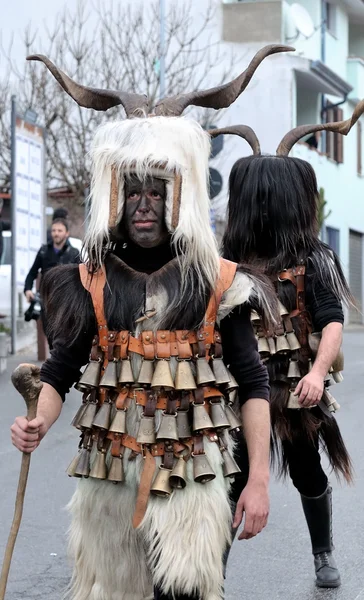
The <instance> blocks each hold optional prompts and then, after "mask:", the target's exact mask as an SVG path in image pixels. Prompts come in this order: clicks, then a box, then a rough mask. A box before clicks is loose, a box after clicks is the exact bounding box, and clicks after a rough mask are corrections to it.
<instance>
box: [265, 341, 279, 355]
mask: <svg viewBox="0 0 364 600" xmlns="http://www.w3.org/2000/svg"><path fill="white" fill-rule="evenodd" d="M267 342H268V347H269V354H270V355H271V356H272V355H273V354H276V352H277V348H276V342H275V339H274V337H269V338H268V339H267Z"/></svg>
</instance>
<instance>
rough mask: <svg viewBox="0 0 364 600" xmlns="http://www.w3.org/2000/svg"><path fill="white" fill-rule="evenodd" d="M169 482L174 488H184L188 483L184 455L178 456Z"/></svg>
mask: <svg viewBox="0 0 364 600" xmlns="http://www.w3.org/2000/svg"><path fill="white" fill-rule="evenodd" d="M169 484H170V486H171V487H172V488H177V489H179V490H182V489H183V488H185V487H186V484H187V465H186V461H185V459H184V458H183V456H180V458H178V460H177V462H176V464H175V465H174V467H173V470H172V473H171V474H170V476H169Z"/></svg>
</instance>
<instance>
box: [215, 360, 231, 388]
mask: <svg viewBox="0 0 364 600" xmlns="http://www.w3.org/2000/svg"><path fill="white" fill-rule="evenodd" d="M212 371H213V374H214V378H215V384H216V385H218V386H220V385H227V384H228V383H229V382H230V375H229V371H228V370H227V368H226V367H225V365H224V361H223V360H222V358H212Z"/></svg>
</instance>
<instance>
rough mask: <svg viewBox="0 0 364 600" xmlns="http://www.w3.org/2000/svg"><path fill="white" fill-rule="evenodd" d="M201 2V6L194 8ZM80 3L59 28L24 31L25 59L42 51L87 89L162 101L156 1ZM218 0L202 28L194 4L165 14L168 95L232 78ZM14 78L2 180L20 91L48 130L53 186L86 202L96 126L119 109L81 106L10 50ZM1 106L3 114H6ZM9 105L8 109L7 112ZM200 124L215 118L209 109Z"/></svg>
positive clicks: (3, 97) (1, 128)
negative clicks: (217, 22) (218, 28)
mask: <svg viewBox="0 0 364 600" xmlns="http://www.w3.org/2000/svg"><path fill="white" fill-rule="evenodd" d="M194 5H195V3H194ZM89 6H90V5H89V4H86V2H85V0H79V1H78V4H77V9H76V11H75V12H70V11H69V10H68V9H65V10H64V11H63V12H62V13H60V14H59V15H58V16H57V18H56V20H55V23H54V26H53V28H51V29H50V28H48V27H46V26H45V27H44V29H42V30H41V31H35V32H34V31H31V29H30V27H29V28H27V29H26V31H25V32H24V40H23V42H24V56H26V55H29V54H33V53H43V54H45V55H47V56H48V57H49V58H51V60H52V61H53V62H54V63H55V64H56V65H57V66H58V67H60V68H61V69H62V70H63V71H65V72H66V73H67V74H68V75H70V76H71V77H72V78H73V79H75V80H76V81H78V82H80V83H82V84H83V85H88V86H91V87H98V88H110V89H115V90H118V89H119V90H125V91H135V92H137V93H144V94H147V95H148V97H149V100H150V105H153V104H154V103H155V101H156V100H157V99H158V90H159V57H160V33H159V15H158V2H157V0H152V1H151V2H148V3H147V5H146V3H139V4H137V3H133V5H131V4H126V3H125V2H123V1H120V0H119V1H118V2H112V1H110V0H108V1H105V0H98V2H97V4H95V5H93V6H92V8H91V9H90V7H89ZM214 15H215V6H214V3H213V0H211V3H210V4H209V5H208V8H207V10H205V12H204V14H203V15H201V18H199V19H198V23H197V24H196V19H195V16H196V12H194V13H193V12H192V0H189V1H187V2H186V1H184V2H170V3H169V12H168V13H167V15H166V31H165V57H166V58H165V80H166V95H172V94H178V93H180V92H182V91H186V90H190V91H192V90H194V89H199V88H203V87H210V86H211V77H210V73H211V72H214V73H216V71H217V70H218V71H219V74H218V81H214V84H215V85H217V84H218V83H222V82H223V81H224V80H225V79H226V78H231V73H230V71H231V67H232V60H233V58H232V55H231V54H229V56H228V58H227V60H226V56H225V54H224V53H223V52H222V50H221V46H220V45H219V43H218V42H217V41H216V40H214V37H213V29H212V25H213V20H214ZM6 55H7V62H8V71H9V74H8V77H6V78H5V80H4V82H3V84H2V83H1V82H0V140H1V146H2V148H3V152H2V155H3V156H2V158H1V162H0V182H1V183H2V184H3V185H4V186H8V185H9V178H10V160H9V157H10V143H9V142H10V140H9V131H10V128H9V122H10V118H9V108H10V95H11V93H12V92H14V93H16V95H17V101H18V104H19V107H20V109H21V110H22V111H25V110H26V109H28V108H32V109H34V110H35V111H36V112H37V113H38V115H39V117H38V123H39V124H41V125H44V126H45V127H46V130H47V136H46V150H47V175H48V181H49V182H50V183H52V184H53V185H62V186H63V185H65V186H68V187H69V188H70V189H71V190H72V191H73V192H74V193H75V195H76V198H77V199H78V200H79V201H80V202H82V201H83V199H84V192H85V189H86V188H87V186H88V184H89V160H88V154H87V153H88V150H89V148H90V142H91V139H92V136H93V134H94V131H95V128H96V127H97V126H98V125H99V124H100V123H101V122H102V121H104V120H105V119H110V118H111V119H115V118H122V114H121V113H120V111H121V109H118V108H114V109H110V110H108V111H107V113H98V112H96V111H93V110H87V109H83V108H80V107H79V106H77V105H76V104H75V102H74V101H73V100H71V99H70V98H69V97H68V96H67V94H65V93H64V92H63V90H62V89H61V88H60V86H59V85H58V83H57V82H56V81H55V80H54V79H53V77H52V76H51V75H50V73H49V72H48V71H47V70H46V68H45V67H44V66H43V65H40V64H39V63H36V62H27V63H25V62H24V65H22V68H21V69H19V67H18V66H17V65H16V64H15V63H14V62H13V61H12V60H11V58H9V57H11V51H10V52H7V53H6ZM2 105H4V107H3V108H4V110H3V111H1V108H2ZM6 108H7V110H5V109H6ZM198 118H199V119H200V121H201V122H203V123H206V122H207V121H208V120H210V117H209V116H207V113H206V111H201V112H200V113H199V114H198Z"/></svg>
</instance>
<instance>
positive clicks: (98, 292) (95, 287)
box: [78, 264, 108, 352]
mask: <svg viewBox="0 0 364 600" xmlns="http://www.w3.org/2000/svg"><path fill="white" fill-rule="evenodd" d="M78 268H79V273H80V279H81V283H82V285H83V287H84V288H85V290H87V291H88V292H89V293H90V294H91V298H92V304H93V307H94V311H95V316H96V320H97V325H98V328H99V335H100V346H101V348H102V349H103V350H104V352H106V350H107V333H108V332H107V323H106V318H105V312H104V287H105V283H106V274H105V271H104V270H103V269H99V270H98V271H96V273H90V272H89V271H88V269H87V266H86V265H85V264H80V265H79V267H78Z"/></svg>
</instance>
